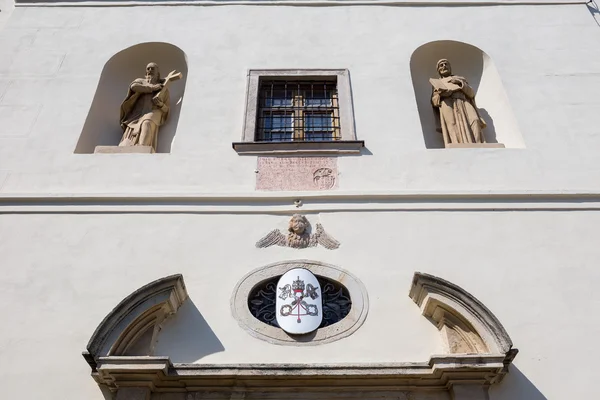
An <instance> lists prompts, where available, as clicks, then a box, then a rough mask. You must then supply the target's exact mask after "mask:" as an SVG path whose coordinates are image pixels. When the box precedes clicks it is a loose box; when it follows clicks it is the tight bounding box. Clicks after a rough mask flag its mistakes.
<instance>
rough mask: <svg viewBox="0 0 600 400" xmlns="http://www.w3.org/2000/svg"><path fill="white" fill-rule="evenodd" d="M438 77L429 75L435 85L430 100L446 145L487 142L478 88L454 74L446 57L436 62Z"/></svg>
mask: <svg viewBox="0 0 600 400" xmlns="http://www.w3.org/2000/svg"><path fill="white" fill-rule="evenodd" d="M436 69H437V72H438V74H439V76H440V78H439V79H430V80H429V82H430V83H431V85H432V86H433V94H432V96H431V104H432V105H433V107H434V109H435V110H437V115H438V116H439V122H440V125H441V131H442V136H443V138H444V145H445V147H449V145H452V144H463V143H485V137H484V136H483V129H484V128H485V127H486V124H485V121H484V120H483V119H482V118H481V116H480V115H479V111H478V110H477V105H476V104H475V91H474V90H473V88H472V87H471V86H469V83H468V82H467V80H466V79H465V78H464V77H462V76H458V75H452V67H451V66H450V62H449V61H448V60H446V59H441V60H440V61H438V62H437V65H436Z"/></svg>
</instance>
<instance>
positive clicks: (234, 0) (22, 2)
mask: <svg viewBox="0 0 600 400" xmlns="http://www.w3.org/2000/svg"><path fill="white" fill-rule="evenodd" d="M586 3H587V1H582V0H556V1H552V0H547V1H535V0H530V1H523V0H496V1H479V0H471V1H469V0H463V1H451V0H422V1H419V0H412V1H408V0H371V1H369V0H362V1H361V0H272V1H269V0H256V1H252V0H173V1H168V0H157V1H152V0H145V1H127V0H125V1H116V0H106V1H102V0H99V1H85V0H81V1H78V0H75V1H56V2H54V1H37V0H16V4H15V7H139V6H203V7H211V6H232V5H240V6H302V7H322V6H406V7H421V6H423V7H427V6H434V7H435V6H438V7H448V6H462V7H479V6H513V5H521V6H523V5H524V6H548V5H567V4H586Z"/></svg>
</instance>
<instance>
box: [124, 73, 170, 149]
mask: <svg viewBox="0 0 600 400" xmlns="http://www.w3.org/2000/svg"><path fill="white" fill-rule="evenodd" d="M181 77H182V74H181V72H176V71H171V72H170V73H169V75H167V77H166V78H165V79H161V77H160V71H159V70H158V65H157V64H156V63H150V64H148V65H147V66H146V76H145V77H144V78H138V79H136V80H134V81H133V82H132V83H131V84H130V85H129V90H128V91H127V97H126V98H125V100H124V101H123V104H121V116H120V123H121V128H122V129H123V137H122V138H121V142H120V143H119V147H125V146H150V147H151V152H152V153H154V152H155V151H156V143H157V139H158V128H159V127H160V126H161V125H163V124H164V123H165V121H166V120H167V118H168V116H169V109H170V103H169V101H170V100H169V89H168V86H169V84H170V83H171V82H173V81H176V80H178V79H180V78H181Z"/></svg>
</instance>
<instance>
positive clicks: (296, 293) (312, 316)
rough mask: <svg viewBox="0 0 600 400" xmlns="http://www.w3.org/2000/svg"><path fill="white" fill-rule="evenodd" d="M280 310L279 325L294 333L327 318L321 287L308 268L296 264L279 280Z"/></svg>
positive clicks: (312, 326)
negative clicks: (296, 266)
mask: <svg viewBox="0 0 600 400" xmlns="http://www.w3.org/2000/svg"><path fill="white" fill-rule="evenodd" d="M277 293H278V296H277V300H276V304H275V307H276V312H277V316H276V318H277V323H278V324H279V327H280V328H281V329H283V330H284V331H286V332H287V333H291V334H303V333H309V332H312V331H314V330H315V329H317V328H318V327H319V325H321V321H322V320H323V303H322V299H321V288H320V285H319V281H318V280H317V277H316V276H314V275H313V274H312V272H310V271H309V270H307V269H304V268H294V269H292V270H290V271H288V272H286V273H285V274H283V275H282V276H281V278H280V279H279V282H278V283H277Z"/></svg>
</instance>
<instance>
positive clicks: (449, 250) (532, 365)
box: [0, 211, 600, 400]
mask: <svg viewBox="0 0 600 400" xmlns="http://www.w3.org/2000/svg"><path fill="white" fill-rule="evenodd" d="M309 219H310V220H311V222H312V223H313V224H314V223H315V222H316V221H318V220H320V221H321V223H323V225H324V226H325V228H326V229H327V231H328V232H329V233H330V234H332V235H333V236H335V237H336V238H337V239H338V240H339V241H340V242H341V243H342V245H341V247H340V248H339V249H338V250H335V251H330V250H326V249H323V248H312V249H305V250H297V249H286V248H267V249H256V248H255V247H254V242H255V240H256V239H258V238H259V237H261V236H262V235H264V234H265V233H266V232H268V231H269V230H270V229H272V228H273V227H279V226H281V225H285V217H284V216H275V215H263V214H254V215H242V214H238V215H201V214H161V213H156V214H102V213H100V214H73V215H64V214H15V215H8V214H5V215H2V216H0V260H2V271H3V272H2V280H1V281H0V293H2V301H0V313H1V314H2V315H4V316H5V317H4V318H5V319H4V320H5V327H4V328H3V329H2V330H1V331H0V338H1V340H0V358H1V359H2V360H3V362H2V363H1V364H0V382H1V384H2V388H3V389H2V390H3V396H2V397H3V398H7V399H11V398H23V397H19V396H20V394H22V390H23V389H22V388H23V385H27V383H28V382H31V381H34V380H35V381H36V382H39V384H37V385H36V387H39V388H40V389H36V388H32V389H31V391H30V392H29V395H28V396H25V398H32V399H33V398H37V397H39V396H37V395H38V394H40V393H41V392H38V390H40V391H43V393H44V396H43V397H44V398H45V399H65V398H69V399H70V398H72V399H81V398H85V399H96V398H101V396H100V392H99V390H98V389H97V388H96V384H95V383H94V381H93V379H92V378H91V377H89V373H90V370H89V366H88V365H87V364H86V362H85V361H84V359H83V358H82V357H81V354H80V353H81V351H82V350H84V349H85V346H86V344H87V341H88V339H89V337H90V336H91V334H92V332H93V331H94V329H95V328H96V326H97V325H98V323H99V322H100V321H101V320H102V318H103V317H104V316H105V315H106V314H107V313H108V312H109V311H110V310H111V309H112V308H113V307H114V306H115V305H116V304H117V303H118V302H119V301H120V300H121V299H123V298H124V297H125V296H127V295H128V294H130V293H131V292H133V291H134V290H136V289H137V288H139V287H141V286H142V285H144V284H146V283H148V282H150V281H152V280H155V279H157V278H160V277H163V276H167V275H169V274H173V273H182V274H183V275H184V279H185V282H186V285H187V288H188V292H189V295H190V299H191V301H192V303H193V305H191V304H188V305H186V306H184V308H183V309H182V310H181V311H180V312H179V313H178V314H177V315H176V316H175V318H174V319H173V320H172V321H170V323H168V324H167V325H166V326H165V328H164V333H163V334H162V336H161V340H160V341H159V345H158V347H157V353H158V354H170V355H171V356H172V357H173V360H174V361H180V362H202V363H238V362H244V363H249V362H251V363H260V362H279V363H290V362H293V363H357V362H406V361H426V360H427V359H428V358H429V356H430V355H431V354H436V353H437V354H439V353H440V352H441V350H442V349H441V346H442V344H441V339H440V337H439V336H438V333H437V330H436V328H435V327H434V326H433V325H432V324H431V323H430V322H429V321H427V320H426V319H425V318H424V317H422V316H421V315H420V312H419V309H418V307H417V306H416V305H415V304H414V303H413V302H412V301H411V300H410V299H409V297H408V290H409V287H410V283H411V279H412V275H413V273H414V272H415V271H422V272H427V273H431V274H433V275H437V276H440V277H443V278H444V279H447V280H449V281H451V282H453V283H456V284H458V285H460V286H462V287H463V288H464V289H466V290H467V291H469V292H470V293H472V294H473V295H474V296H476V297H477V298H478V299H479V300H480V301H482V302H483V303H484V304H485V305H486V306H487V307H489V309H490V310H492V312H493V313H494V314H495V315H496V316H497V317H498V318H499V320H500V321H501V322H502V323H503V324H504V326H505V328H506V330H507V331H508V332H509V334H510V335H511V337H512V339H513V341H514V343H515V347H517V348H519V349H520V350H521V353H520V354H519V355H518V356H517V358H516V360H515V366H516V368H513V369H512V371H511V374H509V375H508V377H507V378H506V380H505V381H504V382H503V383H502V384H501V385H500V386H499V387H498V388H495V389H494V391H493V395H492V400H499V399H502V400H516V399H523V400H524V399H527V400H538V399H543V398H544V397H542V395H543V396H545V398H548V399H567V398H594V394H595V393H596V387H595V385H594V384H593V382H594V379H593V376H594V375H595V374H597V373H598V369H597V367H595V366H594V365H593V363H589V362H586V361H585V360H593V359H595V358H597V357H600V350H599V349H598V347H597V346H594V345H593V343H595V340H596V337H597V335H598V323H597V321H596V319H595V318H594V317H593V315H594V310H595V309H597V307H598V306H599V305H600V294H599V293H598V291H597V290H596V287H597V282H598V279H600V270H599V269H598V268H597V265H596V264H597V262H596V260H598V258H599V257H600V249H599V248H598V245H597V244H598V241H599V240H600V238H599V235H598V234H597V233H595V232H596V230H595V229H594V228H593V227H595V226H597V225H598V224H600V213H599V212H598V211H587V212H585V211H582V212H570V211H537V212H528V211H520V212H510V211H506V212H494V213H489V212H468V211H462V212H461V211H454V212H402V213H392V212H380V213H377V212H370V213H321V214H320V215H310V216H309ZM298 258H307V259H314V260H320V261H323V262H326V263H331V264H335V265H338V266H341V267H342V268H345V269H347V270H349V271H351V272H352V273H353V274H355V275H356V276H357V277H358V278H360V279H361V280H362V282H363V283H364V284H365V286H366V288H367V290H368V292H369V298H370V309H369V315H368V317H367V319H366V321H365V323H364V325H363V326H362V327H361V328H360V329H359V330H358V331H356V332H355V334H353V335H352V336H350V337H348V338H345V339H342V340H339V341H337V342H334V343H330V344H325V345H320V346H312V347H301V348H293V347H289V346H276V345H270V344H268V343H266V342H263V341H261V340H259V339H255V338H253V337H252V336H250V335H249V334H248V333H247V332H246V331H244V330H243V329H241V328H240V327H239V326H238V324H237V322H236V321H235V320H234V319H233V317H232V316H231V312H230V308H229V300H230V296H231V293H232V291H233V288H234V286H235V285H236V283H237V282H238V281H239V279H241V277H242V276H243V275H245V274H246V273H247V272H249V271H250V270H252V269H254V268H257V267H260V266H262V265H265V264H269V263H272V262H276V261H281V260H287V259H298ZM586 343H587V344H589V345H586ZM567 366H568V368H567ZM38 380H39V381H38ZM527 380H528V381H530V382H531V383H527ZM67 387H68V388H69V393H72V397H68V396H67V397H65V393H64V392H62V390H63V389H64V388H67Z"/></svg>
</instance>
